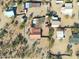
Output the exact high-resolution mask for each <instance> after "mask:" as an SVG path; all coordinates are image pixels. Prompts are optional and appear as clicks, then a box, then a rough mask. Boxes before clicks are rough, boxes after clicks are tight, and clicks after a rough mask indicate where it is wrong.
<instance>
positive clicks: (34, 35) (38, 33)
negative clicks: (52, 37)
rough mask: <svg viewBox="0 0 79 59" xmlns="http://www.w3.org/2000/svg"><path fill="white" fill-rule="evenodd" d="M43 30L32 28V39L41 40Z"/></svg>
mask: <svg viewBox="0 0 79 59" xmlns="http://www.w3.org/2000/svg"><path fill="white" fill-rule="evenodd" d="M40 38H41V29H40V28H30V39H34V40H35V39H40Z"/></svg>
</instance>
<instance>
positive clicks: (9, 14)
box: [3, 10, 15, 17]
mask: <svg viewBox="0 0 79 59" xmlns="http://www.w3.org/2000/svg"><path fill="white" fill-rule="evenodd" d="M3 13H4V15H5V16H7V17H12V16H15V14H14V11H13V10H5V11H4V12H3Z"/></svg>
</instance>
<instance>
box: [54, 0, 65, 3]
mask: <svg viewBox="0 0 79 59" xmlns="http://www.w3.org/2000/svg"><path fill="white" fill-rule="evenodd" d="M55 1H56V3H57V4H61V3H63V2H64V1H63V0H55Z"/></svg>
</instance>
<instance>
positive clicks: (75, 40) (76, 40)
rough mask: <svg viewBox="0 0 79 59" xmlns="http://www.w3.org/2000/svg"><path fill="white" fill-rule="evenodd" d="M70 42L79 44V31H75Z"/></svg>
mask: <svg viewBox="0 0 79 59" xmlns="http://www.w3.org/2000/svg"><path fill="white" fill-rule="evenodd" d="M69 42H70V43H73V44H79V33H73V34H72V36H71V37H70V40H69Z"/></svg>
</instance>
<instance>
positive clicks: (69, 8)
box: [61, 3, 73, 16]
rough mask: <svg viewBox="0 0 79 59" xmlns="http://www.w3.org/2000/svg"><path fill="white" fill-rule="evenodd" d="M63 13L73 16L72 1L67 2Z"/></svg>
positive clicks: (62, 10) (62, 9)
mask: <svg viewBox="0 0 79 59" xmlns="http://www.w3.org/2000/svg"><path fill="white" fill-rule="evenodd" d="M61 13H62V14H64V15H68V16H72V15H73V5H72V3H65V5H63V6H62V8H61Z"/></svg>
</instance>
